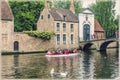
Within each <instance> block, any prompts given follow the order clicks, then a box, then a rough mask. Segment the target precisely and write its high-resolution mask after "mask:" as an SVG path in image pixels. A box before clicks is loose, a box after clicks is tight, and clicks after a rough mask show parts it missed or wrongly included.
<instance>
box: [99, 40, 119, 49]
mask: <svg viewBox="0 0 120 80" xmlns="http://www.w3.org/2000/svg"><path fill="white" fill-rule="evenodd" d="M112 42H116V44H117V42H118V41H116V40H110V41H106V42H103V43H102V44H101V45H100V51H106V48H107V46H108V45H109V44H110V43H112Z"/></svg>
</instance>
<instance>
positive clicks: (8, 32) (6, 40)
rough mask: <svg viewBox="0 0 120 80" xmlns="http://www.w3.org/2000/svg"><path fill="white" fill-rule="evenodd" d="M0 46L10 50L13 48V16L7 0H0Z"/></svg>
mask: <svg viewBox="0 0 120 80" xmlns="http://www.w3.org/2000/svg"><path fill="white" fill-rule="evenodd" d="M0 32H1V34H0V36H1V42H0V45H1V48H2V51H3V50H7V51H11V50H12V49H13V33H14V17H13V14H12V11H11V9H10V6H9V4H8V2H7V0H2V1H1V28H0Z"/></svg>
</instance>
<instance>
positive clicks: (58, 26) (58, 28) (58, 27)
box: [56, 23, 60, 31]
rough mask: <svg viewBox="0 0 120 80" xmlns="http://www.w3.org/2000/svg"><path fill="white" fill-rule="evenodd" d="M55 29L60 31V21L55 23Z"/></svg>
mask: <svg viewBox="0 0 120 80" xmlns="http://www.w3.org/2000/svg"><path fill="white" fill-rule="evenodd" d="M56 28H57V31H60V23H57V24H56Z"/></svg>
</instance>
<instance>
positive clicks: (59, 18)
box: [37, 0, 78, 48]
mask: <svg viewBox="0 0 120 80" xmlns="http://www.w3.org/2000/svg"><path fill="white" fill-rule="evenodd" d="M74 13H75V10H74V3H73V0H71V4H70V9H69V10H67V9H58V8H50V7H49V5H48V4H47V1H46V0H45V8H44V9H43V11H42V12H41V15H40V18H39V20H38V22H37V30H40V31H54V32H55V33H56V37H55V39H54V40H55V41H54V42H53V44H54V43H55V47H56V48H77V47H78V18H77V16H76V15H75V14H74Z"/></svg>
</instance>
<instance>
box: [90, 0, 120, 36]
mask: <svg viewBox="0 0 120 80" xmlns="http://www.w3.org/2000/svg"><path fill="white" fill-rule="evenodd" d="M90 7H91V8H92V9H93V10H94V12H95V19H97V20H98V21H99V23H100V24H101V26H102V27H103V29H104V30H105V32H106V37H107V38H108V37H111V36H112V35H113V34H114V33H115V31H116V30H117V28H118V25H117V21H116V19H115V10H114V8H115V1H113V0H107V1H101V0H98V1H97V2H96V4H92V5H91V6H90Z"/></svg>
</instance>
